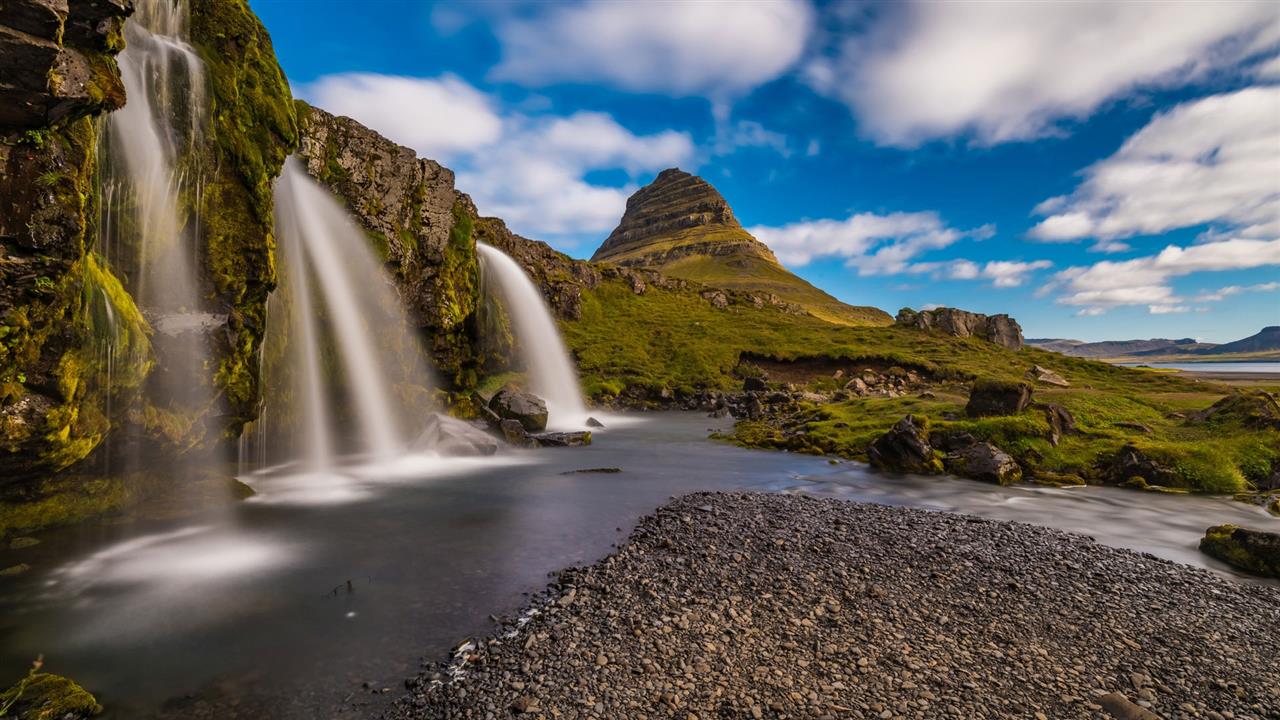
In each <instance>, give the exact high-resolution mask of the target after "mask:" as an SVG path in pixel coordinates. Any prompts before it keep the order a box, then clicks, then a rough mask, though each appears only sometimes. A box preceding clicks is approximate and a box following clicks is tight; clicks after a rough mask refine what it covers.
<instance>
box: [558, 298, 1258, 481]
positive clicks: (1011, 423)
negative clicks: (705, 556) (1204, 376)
mask: <svg viewBox="0 0 1280 720" xmlns="http://www.w3.org/2000/svg"><path fill="white" fill-rule="evenodd" d="M582 310H583V312H582V318H581V320H579V321H576V322H570V323H566V324H565V325H564V326H563V329H564V334H565V339H566V341H567V342H568V344H569V346H570V347H571V348H572V350H573V353H574V355H575V356H576V358H577V360H578V364H579V368H580V372H581V376H582V380H583V384H584V387H585V388H586V391H587V392H588V394H589V395H591V396H593V397H595V398H597V399H600V400H609V399H612V398H614V397H616V396H618V395H620V394H622V393H624V392H630V393H631V394H633V395H641V396H644V395H652V394H656V393H657V392H658V391H660V390H661V389H663V388H668V389H671V390H674V391H676V392H677V394H679V393H681V392H686V393H687V392H692V391H694V390H697V389H703V388H705V389H713V390H735V391H736V390H740V389H741V387H742V374H743V373H742V371H741V368H740V366H739V364H740V360H741V359H742V358H743V357H744V356H748V357H750V358H753V359H756V360H758V359H759V358H771V359H772V360H774V361H789V360H798V359H805V358H835V359H843V360H847V361H849V362H850V363H853V364H856V363H857V362H858V361H864V360H865V361H874V364H876V365H878V366H880V367H888V366H892V365H899V366H901V367H908V368H914V369H917V370H918V371H921V372H922V373H924V374H926V375H928V376H930V379H931V384H930V390H931V392H933V393H934V395H935V397H934V398H930V399H925V398H920V397H915V396H914V395H915V394H911V395H909V396H904V397H897V398H873V397H854V398H851V399H848V400H844V401H837V402H831V403H825V404H822V405H820V406H819V405H814V406H806V408H805V410H804V411H803V412H802V413H801V418H800V420H799V422H801V424H802V425H803V429H804V430H805V431H806V434H805V435H804V436H803V438H802V439H800V440H797V439H795V438H789V437H787V436H786V435H785V434H784V433H782V432H781V431H780V430H779V428H777V427H774V426H772V425H771V424H769V423H768V422H741V423H739V424H738V426H737V429H736V431H735V434H734V439H735V440H736V441H737V442H739V443H741V444H744V445H749V446H753V447H774V448H784V449H789V450H795V451H806V452H817V453H827V454H833V455H840V456H843V457H848V458H853V459H860V460H865V459H866V448H867V446H868V445H869V444H870V443H871V441H872V440H874V439H875V438H876V437H878V436H879V435H880V434H882V433H884V432H885V431H886V430H888V429H889V428H890V427H891V426H892V425H893V424H894V423H895V422H897V421H898V420H899V419H900V418H901V417H902V416H903V415H906V414H908V413H912V414H915V415H917V416H922V417H925V418H928V419H929V420H930V421H931V424H932V427H933V428H934V429H937V430H955V431H964V432H969V433H971V434H973V435H974V436H975V437H977V438H979V439H984V440H989V441H991V442H992V443H994V444H996V445H997V446H999V447H1000V448H1002V449H1004V450H1005V451H1006V452H1009V453H1010V454H1012V455H1013V456H1014V457H1016V458H1018V459H1019V461H1020V462H1022V463H1023V464H1024V466H1025V467H1027V468H1029V469H1030V470H1031V471H1032V472H1031V473H1029V474H1030V475H1032V476H1036V475H1038V476H1040V477H1043V478H1057V477H1060V476H1063V475H1067V476H1076V477H1080V478H1083V479H1085V480H1088V481H1092V482H1099V481H1101V478H1102V473H1101V468H1100V463H1101V462H1102V461H1104V460H1105V459H1106V458H1109V457H1110V456H1113V455H1114V454H1115V453H1116V452H1117V451H1118V450H1120V449H1121V448H1122V447H1124V446H1126V445H1133V446H1135V447H1137V448H1138V449H1139V450H1140V451H1141V452H1143V453H1144V454H1146V455H1147V456H1148V457H1150V458H1152V459H1154V460H1156V461H1157V462H1160V463H1161V464H1163V465H1167V466H1169V467H1172V468H1174V469H1175V470H1176V471H1177V473H1178V475H1179V476H1180V478H1181V484H1182V486H1184V487H1185V488H1187V489H1192V490H1197V491H1206V492H1215V493H1231V492H1239V491H1243V490H1247V489H1249V485H1250V483H1256V482H1257V481H1259V480H1261V479H1263V478H1264V477H1266V475H1267V474H1269V473H1270V470H1271V467H1273V465H1274V464H1275V463H1280V432H1277V431H1275V430H1259V429H1250V428H1248V427H1245V426H1244V425H1243V424H1242V423H1241V422H1239V420H1238V419H1237V418H1233V417H1225V418H1223V419H1222V420H1221V421H1220V422H1216V423H1193V422H1189V421H1188V420H1187V419H1185V418H1184V417H1179V416H1178V415H1177V414H1182V415H1186V414H1188V413H1189V412H1191V411H1194V410H1199V409H1203V408H1206V407H1208V406H1210V405H1212V404H1213V403H1214V402H1216V401H1217V400H1219V399H1220V398H1222V397H1224V396H1225V395H1227V394H1228V393H1229V392H1231V389H1230V388H1229V387H1227V386H1224V385H1219V384H1216V383H1209V382H1196V381H1194V380H1189V379H1185V378H1182V377H1179V376H1178V375H1177V374H1169V373H1158V372H1148V371H1144V370H1137V369H1131V368H1123V367H1117V366H1114V365H1109V364H1106V363H1102V362H1097V361H1093V360H1085V359H1082V358H1072V357H1067V356H1064V355H1059V354H1057V353H1050V352H1047V351H1044V350H1039V349H1035V348H1025V349H1023V350H1021V351H1016V352H1015V351H1011V350H1007V349H1005V348H1002V347H999V346H997V345H994V344H992V343H989V342H985V341H981V340H976V339H972V338H955V337H950V336H946V335H941V334H936V333H932V332H922V331H918V330H910V329H905V328H897V327H847V326H839V325H833V324H830V323H826V322H823V321H821V320H818V319H817V318H814V317H810V316H803V315H794V314H788V313H786V312H783V311H781V310H779V309H776V308H772V307H765V308H759V309H758V308H755V307H753V306H751V305H750V304H746V303H735V304H731V305H730V306H729V307H728V308H724V309H717V308H715V307H713V306H712V305H711V304H710V303H709V302H707V301H706V300H704V299H703V298H701V297H700V296H699V295H698V294H697V293H696V292H694V291H673V290H664V289H661V288H650V289H649V290H648V291H646V292H645V293H644V294H642V295H635V294H634V293H632V291H631V290H630V288H629V287H627V286H625V285H624V284H622V283H618V282H605V283H602V284H601V285H600V287H598V288H596V289H594V290H590V291H586V292H584V293H583V300H582ZM1032 365H1041V366H1044V367H1047V368H1050V369H1052V370H1054V371H1056V372H1058V373H1059V374H1061V375H1062V376H1063V377H1064V378H1066V379H1067V380H1068V381H1069V382H1070V383H1071V386H1070V387H1069V388H1055V387H1049V386H1044V385H1038V384H1035V383H1032V384H1033V385H1034V386H1035V392H1034V397H1033V400H1034V401H1035V402H1047V403H1056V404H1059V405H1062V406H1063V407H1065V408H1067V410H1069V411H1070V412H1071V413H1072V415H1073V416H1074V417H1075V420H1076V424H1077V426H1078V428H1079V431H1080V432H1079V434H1075V435H1068V436H1066V437H1064V438H1063V439H1062V441H1061V443H1060V444H1059V445H1058V446H1056V447H1055V446H1052V445H1051V444H1050V442H1049V438H1048V435H1049V426H1048V423H1047V421H1046V419H1045V417H1044V414H1043V412H1041V411H1039V410H1036V409H1031V410H1028V411H1026V412H1024V413H1022V414H1019V415H1017V416H1012V417H989V418H967V417H965V416H964V406H965V404H966V402H967V399H968V389H969V386H970V384H972V383H973V382H974V381H975V380H980V379H981V380H983V381H998V382H1001V383H1008V382H1023V381H1026V382H1030V381H1029V380H1028V379H1027V378H1026V372H1027V370H1028V369H1029V368H1030V367H1031V366H1032ZM841 382H843V380H841V381H835V380H833V379H832V378H831V377H830V376H829V375H828V376H822V377H813V378H812V379H810V380H809V381H808V382H806V383H802V385H803V386H804V387H805V388H806V389H813V390H817V391H825V392H830V391H832V390H834V389H836V387H837V386H838V385H839V384H840V383H841ZM946 417H953V418H955V419H951V420H948V419H946ZM1118 423H1137V424H1140V425H1144V426H1146V427H1147V428H1149V429H1150V430H1151V432H1150V433H1147V432H1144V431H1143V430H1142V429H1140V428H1135V427H1125V426H1121V425H1118Z"/></svg>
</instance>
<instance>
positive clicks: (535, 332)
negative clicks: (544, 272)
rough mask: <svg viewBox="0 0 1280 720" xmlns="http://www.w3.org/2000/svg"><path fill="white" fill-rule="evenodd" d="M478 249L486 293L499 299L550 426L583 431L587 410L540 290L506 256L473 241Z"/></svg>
mask: <svg viewBox="0 0 1280 720" xmlns="http://www.w3.org/2000/svg"><path fill="white" fill-rule="evenodd" d="M476 249H477V250H478V251H479V253H480V277H481V282H482V284H483V285H484V288H485V292H489V293H493V295H494V296H496V297H497V298H498V299H499V300H500V301H501V303H502V308H503V310H505V311H506V313H507V316H508V317H509V318H510V319H511V331H512V334H513V335H514V336H515V342H516V347H517V349H518V351H519V353H520V361H521V365H522V366H523V369H524V370H525V372H526V373H528V376H529V391H530V392H532V393H533V394H535V395H537V396H539V397H541V398H542V399H543V400H545V401H546V403H547V416H548V419H549V423H550V424H551V425H552V426H554V427H557V428H571V427H582V426H583V424H584V423H585V422H586V419H587V407H586V403H584V402H583V399H582V389H581V387H580V386H579V385H578V375H577V373H576V372H575V371H574V369H573V361H572V360H570V359H569V351H568V349H567V348H565V344H564V340H563V339H561V337H560V331H559V330H557V329H556V321H555V319H554V318H553V317H552V316H551V310H550V309H548V308H547V301H546V300H544V299H543V297H542V292H541V291H539V290H538V287H537V286H536V285H534V284H533V281H532V280H530V279H529V276H528V275H525V272H524V270H523V269H521V267H520V265H519V263H517V262H516V261H515V260H513V259H512V258H511V257H510V256H509V255H507V254H506V253H504V252H502V251H501V250H499V249H497V248H495V247H491V246H489V245H486V244H484V243H476Z"/></svg>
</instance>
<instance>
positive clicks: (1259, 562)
mask: <svg viewBox="0 0 1280 720" xmlns="http://www.w3.org/2000/svg"><path fill="white" fill-rule="evenodd" d="M1200 550H1201V551H1202V552H1204V553H1206V554H1208V555H1212V556H1213V557H1216V558H1218V559H1219V560H1221V561H1223V562H1225V563H1227V564H1228V565H1231V566H1232V567H1235V568H1238V569H1240V570H1244V571H1245V572H1248V573H1252V574H1254V575H1261V576H1262V577H1280V533H1273V532H1263V531H1261V530H1250V529H1249V528H1242V527H1236V526H1235V525H1216V526H1214V527H1211V528H1209V529H1208V530H1206V531H1205V534H1204V538H1203V539H1202V540H1201V541H1200Z"/></svg>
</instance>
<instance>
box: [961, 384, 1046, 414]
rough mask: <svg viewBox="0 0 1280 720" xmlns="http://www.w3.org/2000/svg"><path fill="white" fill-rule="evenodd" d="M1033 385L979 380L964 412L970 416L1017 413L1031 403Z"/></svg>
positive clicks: (971, 392) (970, 393)
mask: <svg viewBox="0 0 1280 720" xmlns="http://www.w3.org/2000/svg"><path fill="white" fill-rule="evenodd" d="M1031 392H1032V391H1031V386H1030V385H1029V384H1027V383H1024V382H1006V381H1003V380H979V381H977V382H975V383H974V384H973V388H972V389H971V390H970V391H969V403H968V404H967V405H965V408H964V412H965V414H966V415H968V416H969V417H988V416H992V415H1017V414H1018V413H1020V412H1022V411H1023V410H1026V409H1027V406H1028V405H1030V404H1031Z"/></svg>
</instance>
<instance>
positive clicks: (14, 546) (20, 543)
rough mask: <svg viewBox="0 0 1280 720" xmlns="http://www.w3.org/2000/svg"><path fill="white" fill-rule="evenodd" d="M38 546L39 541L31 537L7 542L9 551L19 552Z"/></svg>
mask: <svg viewBox="0 0 1280 720" xmlns="http://www.w3.org/2000/svg"><path fill="white" fill-rule="evenodd" d="M39 544H40V541H39V540H37V539H35V538H33V537H16V538H14V539H12V540H10V541H9V549H10V550H21V549H23V548H29V547H31V546H33V545H39Z"/></svg>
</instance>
